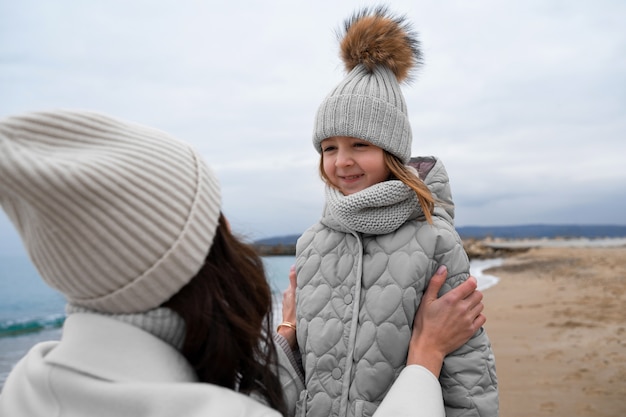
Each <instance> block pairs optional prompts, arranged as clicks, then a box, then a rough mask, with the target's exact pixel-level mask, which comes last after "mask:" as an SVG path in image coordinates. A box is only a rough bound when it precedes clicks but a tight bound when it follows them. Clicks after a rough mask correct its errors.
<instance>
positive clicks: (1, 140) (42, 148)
mask: <svg viewBox="0 0 626 417" xmlns="http://www.w3.org/2000/svg"><path fill="white" fill-rule="evenodd" d="M0 205H2V208H3V209H4V211H5V212H6V213H7V215H8V216H9V218H10V219H11V221H12V222H13V224H14V225H15V227H16V228H17V230H18V232H19V234H20V235H21V237H22V241H23V243H24V245H25V247H26V249H27V251H28V253H29V255H30V258H31V260H32V261H33V263H34V264H35V266H36V267H37V269H38V271H39V273H40V275H41V277H42V278H43V279H44V280H45V281H46V282H47V283H48V284H49V285H50V286H51V287H53V288H55V289H57V290H58V291H60V292H61V293H63V294H64V295H65V296H66V297H67V299H68V301H69V302H70V303H72V304H75V305H78V306H82V307H87V308H90V309H94V310H98V311H102V312H107V313H137V312H143V311H146V310H149V309H152V308H155V307H158V306H159V305H161V304H162V303H163V302H165V301H167V300H168V299H169V298H170V297H171V296H172V295H174V294H175V293H177V292H178V291H179V290H180V289H181V288H182V287H183V286H184V285H185V284H186V283H188V282H189V280H190V279H191V278H192V277H193V276H194V275H195V274H196V273H197V272H198V271H199V269H200V267H201V266H202V264H203V263H204V259H205V258H206V255H207V254H208V252H209V249H210V247H211V244H212V242H213V238H214V236H215V231H216V228H217V222H218V219H219V214H220V206H221V198H220V189H219V184H218V181H217V178H216V177H215V175H214V174H213V173H212V172H211V170H210V169H209V167H208V166H207V165H206V164H205V163H204V162H203V161H202V159H201V158H200V156H199V155H198V154H197V153H196V152H195V151H194V149H192V148H191V147H190V146H189V145H188V144H186V143H184V142H182V141H179V140H177V139H175V138H173V137H171V136H169V135H167V134H166V133H163V132H160V131H158V130H155V129H151V128H148V127H144V126H140V125H136V124H131V123H126V122H123V121H119V120H116V119H112V118H110V117H107V116H104V115H101V114H97V113H91V112H84V111H64V110H60V111H50V112H38V113H28V114H25V115H21V116H14V117H9V118H5V119H3V120H0Z"/></svg>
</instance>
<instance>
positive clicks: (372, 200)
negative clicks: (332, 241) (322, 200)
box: [322, 180, 422, 235]
mask: <svg viewBox="0 0 626 417" xmlns="http://www.w3.org/2000/svg"><path fill="white" fill-rule="evenodd" d="M326 210H327V214H328V215H330V216H331V218H332V219H333V220H334V221H336V222H338V223H339V224H340V225H341V226H343V227H344V228H345V229H346V230H345V231H346V232H350V231H356V232H359V233H368V234H372V235H384V234H387V233H391V232H393V231H395V230H397V229H398V228H399V227H400V226H401V225H402V224H404V223H405V222H406V221H407V220H408V219H409V218H411V216H415V215H417V214H419V213H421V212H422V211H421V207H420V205H419V201H418V200H417V194H415V191H413V190H412V189H411V188H409V187H408V186H407V185H406V184H404V183H403V182H402V181H397V180H393V181H384V182H379V183H378V184H374V185H372V186H371V187H368V188H366V189H364V190H361V191H359V192H357V193H354V194H350V195H343V194H342V193H341V191H339V190H337V189H335V188H333V187H330V186H327V187H326ZM327 221H328V219H327V218H326V217H325V218H323V219H322V222H323V223H327ZM327 225H328V226H331V227H332V225H329V224H327Z"/></svg>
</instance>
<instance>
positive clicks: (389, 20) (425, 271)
mask: <svg viewBox="0 0 626 417" xmlns="http://www.w3.org/2000/svg"><path fill="white" fill-rule="evenodd" d="M341 54H342V57H343V60H344V63H345V66H346V70H347V72H348V74H347V76H346V77H345V79H344V80H343V81H341V82H340V83H339V85H337V86H336V87H335V88H334V89H333V90H332V91H331V92H330V94H329V95H328V96H327V97H326V98H325V99H324V101H323V102H322V104H321V105H320V107H319V110H318V113H317V117H316V119H315V126H314V135H313V144H314V147H315V149H316V150H317V151H318V152H319V153H320V154H321V159H320V174H321V177H322V178H323V180H324V181H325V182H326V184H327V187H326V206H325V209H324V213H323V216H322V219H321V220H320V222H319V223H318V224H316V225H314V226H312V227H311V228H310V229H309V230H307V231H306V232H305V233H304V234H303V235H302V236H301V237H300V239H299V240H298V243H297V249H296V256H297V260H296V266H297V277H298V290H297V320H296V325H297V341H298V345H299V348H300V352H301V354H302V362H303V369H304V375H305V385H306V388H305V390H303V392H302V393H301V396H300V401H299V404H298V407H299V410H300V413H301V414H299V415H307V416H325V417H326V416H341V417H344V416H361V415H372V414H373V413H374V411H375V410H376V409H377V407H378V405H379V404H380V403H381V401H382V399H383V398H384V397H385V394H386V393H387V391H388V390H389V388H390V387H391V385H392V384H393V382H394V381H395V380H396V378H397V377H398V375H399V374H400V372H401V371H402V369H403V368H404V366H405V362H404V360H405V358H406V357H407V350H408V348H409V341H410V338H411V327H412V326H413V318H414V316H415V312H416V310H417V309H418V306H419V304H420V300H421V299H422V296H423V294H424V291H425V289H426V287H427V285H428V279H429V278H430V277H431V276H432V275H433V273H434V272H435V271H436V270H437V268H438V267H439V266H440V265H445V266H446V267H447V269H448V272H449V275H448V279H447V281H446V283H445V285H444V287H443V289H442V292H447V291H449V290H450V289H451V288H454V287H456V286H458V285H460V284H461V283H462V282H464V281H465V280H466V279H467V278H468V276H469V260H468V257H467V255H466V254H465V252H464V250H463V244H462V241H461V239H460V238H459V236H458V234H457V233H456V231H455V230H454V227H453V218H454V211H453V205H452V199H451V194H450V188H449V184H448V177H447V174H446V171H445V169H444V167H443V165H442V164H441V162H440V161H439V160H437V159H436V158H432V157H429V158H418V159H415V160H413V161H412V165H413V167H412V166H409V165H407V164H409V163H410V162H411V161H410V154H411V141H412V138H411V127H410V124H409V121H408V113H407V109H406V104H405V101H404V97H403V96H402V93H401V91H400V85H399V84H400V83H401V82H402V81H404V80H406V79H407V78H408V75H409V73H410V71H411V70H412V68H414V67H415V65H417V64H419V62H420V60H421V55H420V52H419V49H418V41H417V39H416V37H415V34H414V33H413V32H412V31H411V29H410V28H409V26H408V24H407V23H406V21H405V20H404V19H403V18H398V17H395V16H392V15H390V14H389V13H388V11H387V10H386V9H385V8H378V9H376V10H368V9H365V10H363V11H361V12H359V13H356V14H355V15H354V16H352V17H351V18H350V19H348V21H347V22H346V24H345V33H344V36H343V39H342V41H341ZM414 167H415V168H414ZM440 382H441V385H442V388H443V393H444V400H445V405H446V413H447V415H448V416H455V415H463V416H466V415H477V416H478V415H481V416H482V415H485V416H496V415H497V414H498V390H497V379H496V375H495V364H494V357H493V352H492V350H491V346H490V342H489V339H488V338H487V335H486V333H485V332H484V330H483V329H482V328H481V329H480V330H479V331H478V332H476V334H475V335H474V336H473V337H472V339H471V340H469V341H468V342H467V343H466V344H465V345H464V346H462V347H461V348H460V349H459V350H457V351H455V352H453V353H452V354H451V355H449V356H447V357H446V359H445V362H444V364H443V368H442V369H441V373H440Z"/></svg>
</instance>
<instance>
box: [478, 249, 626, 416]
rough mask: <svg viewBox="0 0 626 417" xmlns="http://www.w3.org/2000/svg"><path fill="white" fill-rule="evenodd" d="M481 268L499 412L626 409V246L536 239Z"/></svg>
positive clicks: (572, 413) (614, 411)
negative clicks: (491, 281) (538, 243)
mask: <svg viewBox="0 0 626 417" xmlns="http://www.w3.org/2000/svg"><path fill="white" fill-rule="evenodd" d="M486 273H488V274H493V275H495V276H497V277H498V278H499V279H500V281H499V283H498V285H496V286H494V287H492V288H489V289H487V290H485V291H484V295H485V299H484V302H485V306H486V315H487V323H486V325H485V328H486V329H487V332H488V334H489V337H490V338H491V341H492V345H493V350H494V353H495V355H496V367H497V374H498V379H499V386H500V401H501V403H500V410H501V413H500V415H501V417H528V416H586V417H595V416H606V417H609V416H611V417H615V416H624V415H626V247H625V246H620V247H567V246H566V245H559V246H553V247H536V248H531V249H528V250H527V251H520V252H514V253H513V254H511V255H509V256H507V257H506V258H505V260H504V264H503V265H502V266H500V267H496V268H492V269H489V270H487V271H486Z"/></svg>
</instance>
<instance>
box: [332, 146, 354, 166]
mask: <svg viewBox="0 0 626 417" xmlns="http://www.w3.org/2000/svg"><path fill="white" fill-rule="evenodd" d="M353 163H354V161H353V160H352V154H351V153H350V151H349V150H345V149H341V148H339V150H338V152H337V160H336V161H335V165H336V166H342V167H345V166H350V165H352V164H353Z"/></svg>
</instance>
